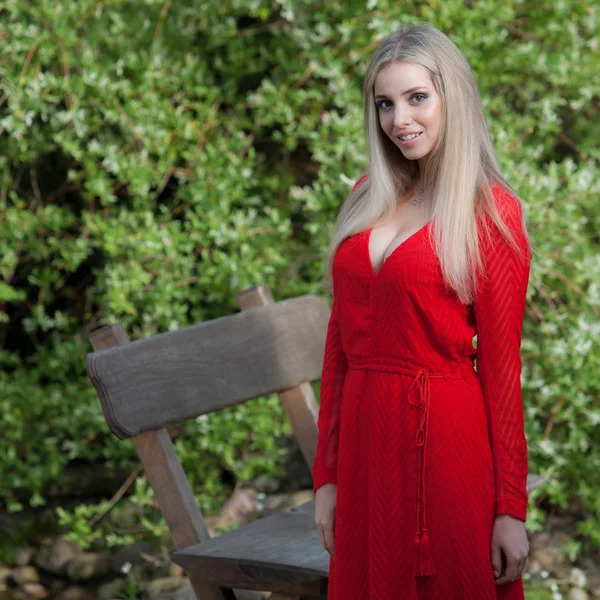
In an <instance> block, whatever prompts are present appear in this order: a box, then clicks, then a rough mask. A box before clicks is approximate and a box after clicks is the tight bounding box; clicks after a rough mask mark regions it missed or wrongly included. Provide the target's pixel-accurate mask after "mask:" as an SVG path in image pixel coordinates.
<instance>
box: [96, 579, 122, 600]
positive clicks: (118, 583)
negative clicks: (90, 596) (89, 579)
mask: <svg viewBox="0 0 600 600" xmlns="http://www.w3.org/2000/svg"><path fill="white" fill-rule="evenodd" d="M126 586H127V582H126V581H125V580H124V579H114V580H113V581H109V582H107V583H103V584H102V585H101V586H100V587H99V588H98V600H112V598H117V597H118V596H119V594H121V593H122V592H123V591H124V590H125V587H126Z"/></svg>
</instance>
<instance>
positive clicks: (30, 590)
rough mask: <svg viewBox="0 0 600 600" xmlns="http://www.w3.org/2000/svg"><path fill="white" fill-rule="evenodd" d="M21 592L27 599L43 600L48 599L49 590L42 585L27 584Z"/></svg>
mask: <svg viewBox="0 0 600 600" xmlns="http://www.w3.org/2000/svg"><path fill="white" fill-rule="evenodd" d="M21 590H22V592H23V593H24V594H25V596H26V597H27V598H35V599H36V600H41V599H42V598H47V597H48V590H47V589H46V588H45V587H44V586H43V585H42V584H41V583H26V584H25V585H23V586H21Z"/></svg>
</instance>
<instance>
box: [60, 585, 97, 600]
mask: <svg viewBox="0 0 600 600" xmlns="http://www.w3.org/2000/svg"><path fill="white" fill-rule="evenodd" d="M96 598H97V595H96V594H94V593H93V592H91V591H90V590H88V589H86V588H84V587H81V586H80V585H70V586H69V587H67V588H65V589H64V590H62V592H60V594H58V595H56V596H55V600H96Z"/></svg>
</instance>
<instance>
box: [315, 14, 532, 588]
mask: <svg viewBox="0 0 600 600" xmlns="http://www.w3.org/2000/svg"><path fill="white" fill-rule="evenodd" d="M364 91H365V128H366V135H367V143H368V153H369V173H368V175H364V176H363V177H361V178H360V179H359V181H358V182H357V183H356V185H355V186H354V189H353V190H352V192H351V194H350V195H349V197H348V198H347V199H346V202H345V203H344V205H343V207H342V209H341V211H340V214H339V217H338V220H337V225H336V231H335V233H334V235H333V239H332V242H331V245H330V249H329V265H328V276H329V277H328V282H329V283H330V285H331V287H332V288H333V293H334V296H333V305H332V312H331V318H330V321H329V326H328V331H327V341H326V346H325V357H324V362H323V373H322V380H321V406H320V412H319V420H318V425H319V437H318V445H317V454H316V458H315V461H314V465H313V479H314V491H315V494H316V508H315V522H316V524H317V527H318V529H319V532H320V534H321V540H322V542H323V545H324V546H325V548H326V549H327V550H328V551H329V553H330V555H331V556H330V574H329V595H328V597H329V599H330V600H349V599H352V600H354V599H356V600H363V599H368V598H370V599H372V600H400V599H401V600H411V599H417V598H418V599H419V600H423V599H427V600H434V599H435V600H496V599H498V598H502V599H504V600H518V599H522V598H524V594H523V583H522V577H521V574H522V572H523V569H524V567H525V565H526V561H527V555H528V553H529V545H528V542H527V535H526V531H525V520H526V513H527V500H528V498H527V492H526V480H527V467H528V464H527V446H526V439H525V433H524V427H523V407H522V397H521V387H520V373H521V361H520V343H521V331H522V321H523V315H524V310H525V296H526V290H527V285H528V279H529V269H530V260H531V256H532V251H531V247H530V244H529V237H528V234H527V230H526V226H525V215H524V210H523V206H522V204H521V201H520V200H519V198H518V197H517V196H516V194H515V193H514V192H513V191H512V189H511V188H510V187H509V185H508V184H507V182H506V181H505V180H504V177H503V176H502V173H501V171H500V168H499V167H498V164H497V161H496V157H495V153H494V149H493V146H492V142H491V139H490V135H489V132H488V129H487V126H486V123H485V119H484V115H483V111H482V107H481V103H480V100H479V95H478V91H477V85H476V83H475V80H474V78H473V74H472V72H471V69H470V67H469V65H468V63H467V61H466V60H465V58H464V57H463V55H462V54H461V53H460V51H459V50H458V49H457V48H456V46H455V45H454V44H453V43H452V42H451V41H450V40H449V39H448V38H447V37H446V36H445V35H444V34H442V33H441V32H440V31H438V30H437V29H435V28H434V27H432V26H429V25H418V26H407V27H405V28H403V29H402V30H401V31H399V32H398V33H395V34H393V35H391V36H389V37H388V38H387V39H386V40H384V41H383V43H382V44H381V45H380V46H379V47H378V49H377V50H376V51H375V53H374V56H373V57H372V59H371V62H370V64H369V67H368V70H367V75H366V79H365V84H364ZM475 335H477V349H476V350H475V348H474V347H473V338H474V336H475ZM475 359H476V364H475ZM475 366H476V370H475V368H474V367H475Z"/></svg>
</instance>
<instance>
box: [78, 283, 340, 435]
mask: <svg viewBox="0 0 600 600" xmlns="http://www.w3.org/2000/svg"><path fill="white" fill-rule="evenodd" d="M329 314H330V308H329V306H328V304H327V302H326V301H325V300H324V299H322V298H319V297H317V296H313V295H306V296H301V297H299V298H292V299H289V300H283V301H281V302H277V303H275V304H271V305H267V306H262V307H258V308H254V309H250V310H245V311H243V312H240V313H236V314H234V315H229V316H226V317H221V318H218V319H213V320H211V321H207V322H204V323H200V324H197V325H193V326H190V327H185V328H183V329H179V330H177V331H171V332H166V333H161V334H158V335H155V336H152V337H150V338H146V339H141V340H137V341H135V342H131V343H128V344H126V345H123V346H118V347H112V348H108V347H107V348H106V349H99V350H98V351H96V352H93V353H90V354H88V356H87V370H88V375H89V377H90V379H91V380H92V383H93V384H94V386H95V388H96V390H97V392H98V396H99V397H100V400H101V402H102V406H103V410H104V414H105V416H106V420H107V423H108V425H109V427H110V428H111V430H112V431H113V433H114V434H115V435H117V436H118V437H119V438H121V439H125V438H128V437H134V436H135V435H138V434H140V433H143V432H144V431H150V430H154V429H159V428H161V427H164V426H166V425H168V424H171V423H178V422H181V421H185V420H186V419H190V418H194V417H197V416H198V415H201V414H205V413H208V412H212V411H216V410H219V409H221V408H225V407H227V406H231V405H233V404H238V403H240V402H243V401H245V400H250V399H252V398H257V397H260V396H264V395H267V394H270V393H273V392H280V391H282V390H286V389H289V388H291V387H294V386H298V385H299V384H301V383H303V382H306V381H313V380H315V379H318V378H319V377H320V376H321V368H322V364H323V353H324V348H325V335H326V329H327V321H328V319H329ZM233 374H235V376H233ZM302 393H303V394H306V393H307V392H306V391H304V392H302ZM165 398H168V399H169V401H168V402H165ZM315 446H316V445H315Z"/></svg>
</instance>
